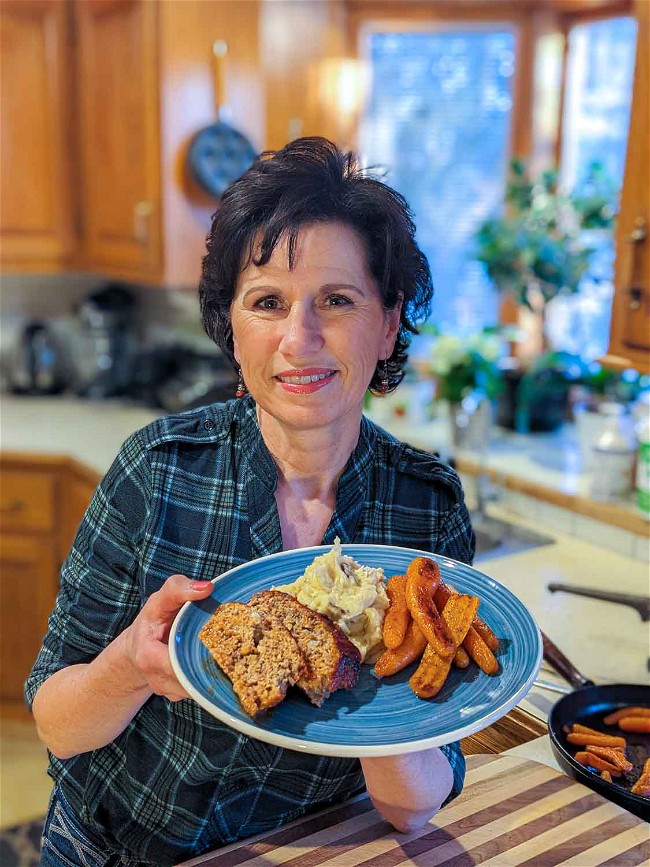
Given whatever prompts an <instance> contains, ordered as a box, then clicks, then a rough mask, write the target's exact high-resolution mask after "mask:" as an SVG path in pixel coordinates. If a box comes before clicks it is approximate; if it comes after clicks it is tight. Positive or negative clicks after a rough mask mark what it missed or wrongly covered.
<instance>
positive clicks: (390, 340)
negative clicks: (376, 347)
mask: <svg viewBox="0 0 650 867" xmlns="http://www.w3.org/2000/svg"><path fill="white" fill-rule="evenodd" d="M403 300H404V296H403V295H402V293H401V292H400V295H399V298H398V300H397V304H396V305H395V307H393V309H392V310H386V333H385V336H384V350H385V351H384V355H383V356H382V357H383V358H388V357H389V355H391V353H392V352H393V349H394V348H395V341H396V340H397V332H398V331H399V323H400V316H401V315H402V302H403Z"/></svg>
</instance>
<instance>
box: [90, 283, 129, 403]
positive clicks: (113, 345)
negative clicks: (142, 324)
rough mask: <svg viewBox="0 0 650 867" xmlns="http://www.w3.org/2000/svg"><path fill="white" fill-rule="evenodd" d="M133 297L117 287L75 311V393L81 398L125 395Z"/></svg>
mask: <svg viewBox="0 0 650 867" xmlns="http://www.w3.org/2000/svg"><path fill="white" fill-rule="evenodd" d="M135 309H136V302H135V297H134V296H133V294H132V293H131V292H130V291H129V290H128V289H126V288H125V287H124V286H122V285H120V284H119V283H109V284H108V285H107V286H105V287H104V288H103V289H100V290H99V291H97V292H93V293H92V294H91V295H89V296H88V297H87V298H86V299H85V300H84V301H83V302H82V303H81V304H80V305H79V307H78V308H77V314H78V316H79V319H80V322H81V332H82V333H81V341H80V347H79V351H78V359H77V385H76V391H77V393H78V394H79V395H81V396H83V397H90V398H106V397H116V396H119V395H125V394H127V393H128V390H129V385H130V383H131V379H132V376H133V362H134V358H135V352H136V339H135Z"/></svg>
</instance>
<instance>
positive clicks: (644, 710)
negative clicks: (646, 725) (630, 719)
mask: <svg viewBox="0 0 650 867" xmlns="http://www.w3.org/2000/svg"><path fill="white" fill-rule="evenodd" d="M626 716H634V717H639V716H647V717H650V707H633V706H629V707H622V708H620V709H619V710H615V711H614V713H610V714H607V716H606V717H604V718H603V722H604V723H605V725H608V726H613V725H616V723H617V722H618V721H619V720H620V719H623V717H626Z"/></svg>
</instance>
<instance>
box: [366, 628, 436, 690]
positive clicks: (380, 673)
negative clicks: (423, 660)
mask: <svg viewBox="0 0 650 867" xmlns="http://www.w3.org/2000/svg"><path fill="white" fill-rule="evenodd" d="M426 646H427V640H426V638H425V637H424V635H423V634H422V631H421V629H420V627H419V626H418V625H417V623H416V622H415V621H414V620H411V622H410V623H409V625H408V628H407V630H406V635H405V636H404V641H403V642H402V643H401V644H400V646H399V647H394V648H392V649H390V650H385V651H384V652H383V653H382V655H381V656H380V657H379V659H378V660H377V662H376V663H375V668H374V672H375V674H376V675H377V677H388V676H389V675H391V674H397V672H398V671H401V670H402V669H403V668H406V666H407V665H409V663H411V662H414V661H415V660H416V659H419V657H420V656H422V653H423V652H424V648H425V647H426Z"/></svg>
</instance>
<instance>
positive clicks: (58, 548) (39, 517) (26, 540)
mask: <svg viewBox="0 0 650 867" xmlns="http://www.w3.org/2000/svg"><path fill="white" fill-rule="evenodd" d="M96 483H97V475H96V474H95V473H94V472H92V471H90V470H88V469H86V468H85V467H83V466H81V465H80V464H78V463H76V462H75V461H72V460H70V459H68V458H63V457H62V458H56V457H39V456H37V455H17V454H8V453H5V454H3V455H2V456H0V714H1V715H2V716H7V717H14V718H26V716H27V711H26V709H25V707H24V700H23V684H24V682H25V678H26V677H27V675H28V674H29V671H30V669H31V667H32V665H33V663H34V660H35V659H36V655H37V654H38V651H39V648H40V646H41V642H42V639H43V636H44V634H45V632H46V629H47V620H48V617H49V615H50V613H51V611H52V609H53V607H54V600H55V598H56V594H57V592H58V589H59V570H60V568H61V564H62V562H63V560H64V559H65V557H66V556H67V553H68V551H69V548H70V545H71V543H72V540H73V538H74V535H75V533H76V531H77V527H78V525H79V522H80V521H81V518H82V517H83V513H84V512H85V510H86V508H87V506H88V503H89V501H90V498H91V496H92V493H93V491H94V489H95V486H96Z"/></svg>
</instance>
